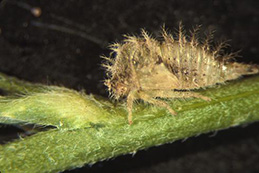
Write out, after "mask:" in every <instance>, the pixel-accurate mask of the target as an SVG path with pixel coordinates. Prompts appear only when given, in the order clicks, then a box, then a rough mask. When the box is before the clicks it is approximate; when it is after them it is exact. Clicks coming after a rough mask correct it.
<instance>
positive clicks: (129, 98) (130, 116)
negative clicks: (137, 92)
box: [127, 92, 135, 125]
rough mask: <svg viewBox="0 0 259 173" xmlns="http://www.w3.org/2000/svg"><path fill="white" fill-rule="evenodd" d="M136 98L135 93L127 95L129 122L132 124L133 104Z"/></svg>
mask: <svg viewBox="0 0 259 173" xmlns="http://www.w3.org/2000/svg"><path fill="white" fill-rule="evenodd" d="M134 100H135V98H134V94H133V93H132V92H130V93H129V95H128V97H127V109H128V122H129V124H130V125H131V124H132V105H133V101H134Z"/></svg>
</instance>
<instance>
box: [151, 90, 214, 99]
mask: <svg viewBox="0 0 259 173" xmlns="http://www.w3.org/2000/svg"><path fill="white" fill-rule="evenodd" d="M148 92H150V95H151V94H152V97H160V98H189V97H195V98H200V99H203V100H206V101H211V98H209V97H206V96H203V95H201V94H199V93H195V92H192V91H173V90H150V91H146V93H148Z"/></svg>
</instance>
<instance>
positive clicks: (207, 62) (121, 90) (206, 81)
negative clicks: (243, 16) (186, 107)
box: [103, 24, 258, 124]
mask: <svg viewBox="0 0 259 173" xmlns="http://www.w3.org/2000/svg"><path fill="white" fill-rule="evenodd" d="M198 29H199V27H197V28H196V29H194V30H193V31H192V32H191V35H190V37H189V39H187V37H186V36H185V35H184V31H183V29H182V25H181V24H180V25H179V33H178V34H177V39H176V38H175V37H174V36H172V35H171V34H169V33H167V32H166V31H165V29H162V38H163V40H162V41H158V40H156V39H154V38H152V37H150V36H149V35H148V34H147V33H146V32H145V31H144V30H142V36H141V37H135V36H126V39H125V40H124V41H123V43H121V44H119V43H116V44H113V45H111V49H112V51H113V55H115V58H112V54H111V57H104V58H105V59H106V60H107V63H105V64H103V66H104V67H105V68H106V69H107V72H108V79H106V80H105V85H106V86H107V87H108V89H109V92H110V94H111V96H112V97H114V98H115V99H119V98H122V97H126V98H127V109H128V122H129V124H132V106H133V102H134V100H136V99H142V100H144V101H145V102H148V103H151V104H154V105H157V106H160V107H165V108H166V109H168V111H169V112H170V113H171V114H172V115H175V114H176V112H175V111H174V110H173V109H172V108H171V107H170V106H169V105H168V104H167V103H166V102H165V101H162V100H161V99H159V98H187V97H196V98H201V99H203V100H206V101H209V100H210V98H208V97H206V96H203V95H201V94H198V93H195V92H193V91H190V90H191V89H197V88H204V87H207V86H212V85H215V84H216V83H224V82H225V81H227V80H232V79H236V78H238V77H239V76H241V75H245V74H254V73H258V66H256V65H248V64H241V63H237V62H232V61H231V60H230V59H232V58H233V54H228V55H224V54H222V48H224V46H225V43H224V42H223V43H220V44H219V45H218V46H216V47H214V48H211V47H212V46H211V45H210V44H209V42H210V40H211V38H212V35H208V37H207V38H206V39H205V40H204V43H202V44H201V43H200V42H199V41H198V39H197V38H196V35H197V31H198ZM179 90H181V91H179ZM182 90H184V91H182Z"/></svg>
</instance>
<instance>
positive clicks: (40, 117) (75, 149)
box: [0, 76, 259, 172]
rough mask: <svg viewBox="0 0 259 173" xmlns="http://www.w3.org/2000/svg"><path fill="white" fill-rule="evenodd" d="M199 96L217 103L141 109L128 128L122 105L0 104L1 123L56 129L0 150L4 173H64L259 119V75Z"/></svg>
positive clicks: (35, 99) (46, 95)
mask: <svg viewBox="0 0 259 173" xmlns="http://www.w3.org/2000/svg"><path fill="white" fill-rule="evenodd" d="M0 87H1V85H0ZM18 88H19V87H18ZM3 89H5V90H7V92H8V89H6V88H3ZM11 91H13V90H11ZM16 91H19V89H17V88H16ZM197 92H198V93H201V94H203V95H205V96H208V97H210V98H211V99H212V101H210V102H206V101H203V100H201V99H186V100H180V99H174V100H170V101H168V103H169V104H170V105H171V106H172V107H173V108H174V110H176V111H177V112H178V114H177V116H172V115H171V114H170V113H169V112H168V111H167V110H165V109H164V108H160V107H156V106H152V105H150V104H146V103H136V104H135V105H134V111H133V124H132V125H129V124H128V123H127V110H126V107H125V105H124V104H117V105H114V104H113V103H111V102H109V101H108V100H106V99H103V98H100V97H98V96H88V95H84V94H82V93H78V92H76V91H72V90H68V89H64V88H55V89H52V88H48V89H46V90H41V91H34V92H33V93H32V94H26V95H24V96H21V97H14V98H13V97H11V98H9V97H8V98H6V97H2V98H1V102H0V117H1V118H0V120H1V122H2V123H12V124H14V123H16V124H20V123H24V122H29V123H35V124H42V125H53V126H56V127H58V128H56V129H52V130H49V131H45V132H39V133H37V134H35V135H33V136H30V137H26V138H24V139H22V140H16V141H14V142H10V143H7V144H5V145H2V146H0V169H2V170H0V171H3V172H59V171H63V170H66V169H72V168H75V167H81V166H83V165H84V164H92V163H95V162H97V161H100V160H104V159H108V158H112V157H115V156H118V155H121V154H126V153H135V152H136V151H138V150H141V149H146V148H148V147H151V146H156V145H160V144H164V143H167V142H172V141H175V140H178V139H184V138H187V137H190V136H194V135H198V134H201V133H207V132H210V131H215V130H220V129H225V128H229V127H231V126H236V125H240V124H244V123H250V122H254V121H258V120H259V100H258V98H259V76H253V77H249V78H246V79H241V80H236V81H231V82H229V83H228V84H226V85H219V86H216V87H214V88H210V89H206V90H198V91H197ZM44 117H45V118H44ZM60 122H61V123H60ZM60 124H62V125H60Z"/></svg>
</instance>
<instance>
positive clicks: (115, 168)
mask: <svg viewBox="0 0 259 173" xmlns="http://www.w3.org/2000/svg"><path fill="white" fill-rule="evenodd" d="M32 7H40V8H41V9H42V14H41V15H40V16H39V17H36V16H34V15H33V14H32V13H31V11H30V10H31V9H32ZM258 9H259V1H256V0H246V1H243V0H214V1H213V0H197V1H191V0H189V1H187V0H185V1H181V0H171V1H169V0H167V1H162V0H148V1H143V0H138V1H134V0H129V1H126V0H121V1H119V0H91V1H90V0H55V1H53V0H38V1H32V0H31V1H18V0H15V1H14V0H3V1H1V4H0V71H1V72H4V73H6V74H8V75H12V76H16V77H18V78H20V79H24V80H27V81H30V82H38V83H43V84H52V85H59V86H65V87H68V88H73V89H76V90H85V91H86V92H87V93H93V94H98V95H102V96H106V97H107V92H106V89H105V87H104V86H103V84H102V80H103V79H104V76H105V72H104V70H103V69H102V68H101V67H100V64H101V62H102V60H101V58H100V55H108V54H109V50H108V49H107V46H108V43H112V42H114V41H121V40H122V38H123V37H122V35H123V34H126V33H129V34H139V33H140V28H145V29H146V30H147V31H148V32H149V33H152V34H153V35H154V36H156V35H157V34H158V33H159V30H160V26H162V25H163V24H165V25H166V27H167V28H169V29H170V30H171V31H175V28H177V27H178V23H179V21H182V22H183V24H184V26H185V29H186V30H187V31H188V30H190V29H192V27H193V26H195V25H196V24H202V26H203V29H207V28H210V29H214V30H216V33H215V39H216V40H222V39H231V41H230V44H231V48H229V50H234V51H237V50H242V51H241V53H240V55H241V56H242V57H243V58H239V59H237V60H238V61H241V62H246V63H250V62H252V63H257V64H259V58H258V53H259V49H258V46H259V32H258V30H259V10H258ZM202 32H204V30H202ZM258 130H259V123H254V124H252V125H249V126H247V127H236V128H232V129H229V130H225V131H221V132H219V133H217V134H216V135H213V137H211V135H212V134H206V135H201V136H199V137H194V138H190V139H188V140H187V141H185V142H182V141H178V142H175V143H173V144H167V145H163V146H160V147H153V148H151V149H149V150H147V151H140V152H138V153H137V154H136V155H135V156H134V157H132V156H131V155H126V156H120V157H118V158H115V159H113V160H109V161H105V162H100V163H97V164H95V165H93V166H91V167H90V166H85V167H83V168H81V169H76V170H73V171H69V172H86V171H87V172H128V173H130V172H132V173H133V172H251V173H253V172H259V165H258V161H259V134H258ZM17 133H22V131H21V130H18V129H16V128H15V127H9V126H8V127H2V128H1V129H0V140H1V143H6V142H7V141H10V140H11V139H13V138H17V137H18V135H17Z"/></svg>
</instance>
